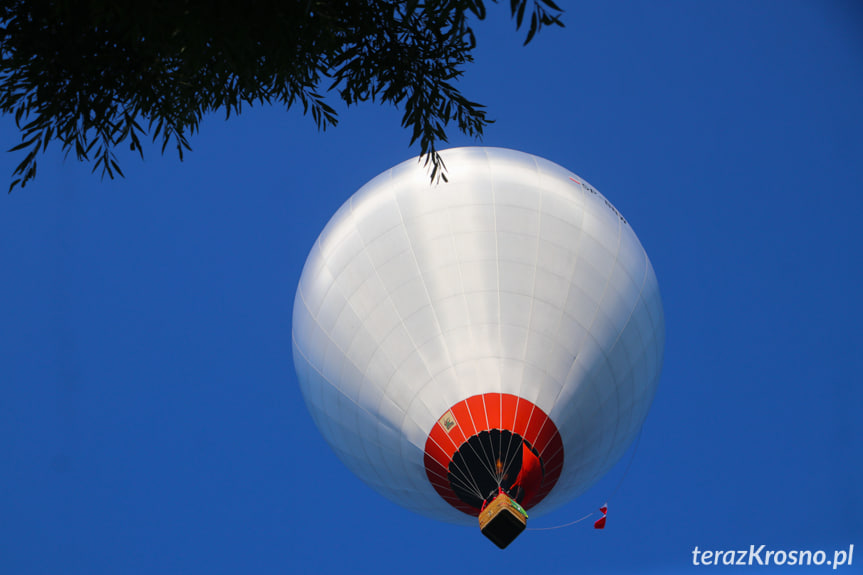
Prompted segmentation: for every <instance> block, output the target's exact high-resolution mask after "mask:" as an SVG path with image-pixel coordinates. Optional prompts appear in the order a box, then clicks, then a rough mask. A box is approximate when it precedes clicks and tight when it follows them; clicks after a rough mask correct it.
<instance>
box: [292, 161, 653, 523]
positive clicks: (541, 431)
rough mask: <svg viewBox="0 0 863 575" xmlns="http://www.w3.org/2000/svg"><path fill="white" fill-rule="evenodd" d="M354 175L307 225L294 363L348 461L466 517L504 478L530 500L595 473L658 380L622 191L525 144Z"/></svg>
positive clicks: (642, 259)
mask: <svg viewBox="0 0 863 575" xmlns="http://www.w3.org/2000/svg"><path fill="white" fill-rule="evenodd" d="M441 155H442V156H443V158H444V161H445V163H446V166H447V177H448V179H449V181H448V182H446V183H440V184H438V185H431V184H430V182H429V176H428V172H427V171H426V170H425V169H424V168H423V167H422V165H421V163H420V162H418V160H417V159H416V158H415V159H412V160H408V161H406V162H403V163H401V164H399V165H397V166H396V167H394V168H392V169H390V170H387V171H386V172H384V173H382V174H381V175H379V176H378V177H376V178H374V179H373V180H372V181H370V182H369V183H368V184H366V185H365V186H363V187H362V188H361V189H360V190H359V191H357V192H356V193H355V194H354V195H353V196H352V197H351V198H350V199H349V200H348V201H347V202H345V204H344V205H343V206H342V207H341V208H340V209H339V210H338V212H337V213H336V214H335V215H334V216H333V218H332V219H331V220H330V222H329V223H328V224H327V226H326V228H325V229H324V230H323V232H322V233H321V235H320V237H319V238H318V240H317V241H316V242H315V245H314V247H313V248H312V251H311V253H310V254H309V257H308V260H307V261H306V265H305V267H304V269H303V273H302V277H301V278H300V285H299V288H298V290H297V294H296V299H295V302H294V312H293V313H294V315H293V351H294V364H295V367H296V370H297V375H298V379H299V383H300V387H301V389H302V393H303V397H304V398H305V401H306V404H307V406H308V409H309V412H310V413H311V415H312V417H313V419H314V421H315V423H316V424H317V426H318V428H319V429H320V431H321V433H322V434H323V436H324V437H325V438H326V440H327V442H328V443H329V444H330V446H331V447H332V448H333V450H334V451H335V452H336V454H337V455H338V456H339V457H340V458H341V460H342V461H343V462H344V463H345V464H346V465H347V466H348V467H349V468H350V469H351V471H353V472H354V473H355V474H356V475H357V476H359V477H360V478H361V479H362V480H363V481H365V482H366V483H368V484H369V485H370V486H372V487H373V488H374V489H376V490H377V491H379V492H380V493H382V494H383V495H385V496H386V497H388V498H390V499H391V500H393V501H395V502H396V503H398V504H400V505H402V506H404V507H406V508H408V509H411V510H413V511H416V512H418V513H422V514H424V515H427V516H430V517H433V518H435V519H440V520H444V521H449V522H454V523H475V522H476V516H477V515H478V514H479V512H480V509H481V507H482V506H483V505H484V504H485V503H487V502H488V501H489V500H490V499H491V498H492V497H493V496H494V495H496V494H497V493H499V492H501V491H502V492H505V493H507V494H509V495H510V496H511V497H512V498H513V499H515V500H516V501H518V502H520V503H521V505H522V506H523V507H524V508H527V509H532V511H531V515H534V514H541V513H542V512H545V511H548V510H551V509H553V508H555V507H558V506H560V505H562V504H564V503H566V502H568V501H570V500H571V499H573V498H574V497H577V496H578V495H579V494H581V493H583V492H584V491H585V490H587V489H588V488H589V487H590V486H591V485H592V484H593V483H594V482H596V480H597V479H599V478H600V477H601V476H602V475H603V474H604V473H606V472H607V471H608V470H609V469H610V468H611V467H612V466H613V465H614V463H615V462H616V461H617V460H618V459H619V458H620V456H621V455H622V454H623V453H624V451H625V450H626V448H627V446H628V445H629V444H630V443H631V442H632V440H633V438H634V437H635V436H636V435H637V434H638V432H639V430H640V428H641V425H642V423H643V422H644V419H645V417H646V415H647V411H648V409H649V407H650V404H651V402H652V400H653V396H654V393H655V391H656V386H657V382H658V379H659V373H660V370H661V366H662V354H663V347H664V339H665V325H664V319H663V312H662V303H661V300H660V295H659V288H658V286H657V282H656V276H655V274H654V271H653V268H652V266H651V264H650V261H649V259H648V258H647V255H646V254H645V252H644V249H643V248H642V246H641V244H640V243H639V241H638V238H637V237H636V236H635V233H634V232H633V231H632V229H631V227H630V226H629V224H628V223H627V221H626V220H625V219H624V218H623V216H622V215H621V214H620V213H619V212H618V211H617V210H616V209H615V208H614V206H613V205H612V204H611V203H610V202H609V201H608V200H606V199H605V197H603V196H602V195H601V194H600V193H599V192H597V191H596V189H594V188H593V187H592V186H590V185H589V184H588V183H587V182H585V181H584V180H583V179H582V178H580V177H578V176H576V175H575V174H573V173H572V172H569V171H567V170H565V169H564V168H562V167H560V166H558V165H557V164H554V163H552V162H549V161H547V160H544V159H542V158H538V157H536V156H532V155H529V154H525V153H522V152H516V151H513V150H506V149H499V148H481V147H469V148H456V149H450V150H446V151H443V152H441Z"/></svg>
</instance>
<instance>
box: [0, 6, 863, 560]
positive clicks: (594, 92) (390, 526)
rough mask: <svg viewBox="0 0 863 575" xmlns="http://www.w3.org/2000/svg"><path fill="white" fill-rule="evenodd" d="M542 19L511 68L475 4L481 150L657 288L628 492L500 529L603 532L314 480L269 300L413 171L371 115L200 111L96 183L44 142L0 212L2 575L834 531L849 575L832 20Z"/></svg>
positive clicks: (581, 552)
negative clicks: (495, 523) (324, 239)
mask: <svg viewBox="0 0 863 575" xmlns="http://www.w3.org/2000/svg"><path fill="white" fill-rule="evenodd" d="M567 5H568V6H569V11H568V12H567V13H566V16H565V21H566V24H567V27H566V28H565V29H563V30H560V29H548V30H545V31H544V32H543V33H541V34H540V35H539V36H538V37H537V38H536V39H535V41H534V42H533V43H532V44H531V45H529V46H528V47H527V48H522V47H521V41H522V39H523V34H521V33H516V32H515V31H514V24H513V23H512V22H510V21H509V19H508V15H507V13H508V3H506V2H504V3H502V5H501V6H493V5H492V6H490V7H489V18H488V20H487V21H486V22H485V23H481V24H479V25H478V26H477V32H478V40H479V47H478V48H477V51H476V62H475V63H474V64H473V65H471V66H470V67H468V69H467V73H466V75H465V78H464V80H463V82H462V84H461V85H462V87H463V89H464V91H465V93H466V94H467V95H468V97H470V98H471V99H474V100H477V101H480V102H482V103H484V104H486V105H487V106H488V108H489V113H490V115H491V116H492V117H493V118H495V119H496V123H495V124H493V125H492V126H490V127H489V128H488V130H487V133H486V136H485V138H484V140H483V141H482V144H484V145H490V146H503V147H511V148H515V149H519V150H523V151H525V152H529V153H532V154H536V155H539V156H543V157H545V158H548V159H550V160H552V161H555V162H557V163H559V164H561V165H563V166H565V167H566V168H568V169H570V170H572V171H574V172H576V173H578V174H579V175H581V176H583V177H584V178H587V179H588V180H589V181H590V182H591V183H592V184H594V185H595V186H596V187H597V188H598V189H599V190H600V191H601V192H602V193H603V194H604V195H606V196H607V197H608V198H609V199H610V200H611V201H612V202H613V203H614V204H615V205H616V206H617V208H618V209H620V211H621V212H622V213H623V214H624V215H625V217H626V218H627V220H628V221H629V222H630V223H631V224H632V226H633V228H634V229H635V231H636V233H637V234H638V236H639V238H640V239H641V242H642V244H643V245H644V246H645V248H646V250H647V252H648V254H649V256H650V258H651V260H652V262H653V265H654V267H655V269H656V272H657V276H658V278H659V284H660V288H661V290H662V294H663V302H664V306H665V313H666V323H667V342H666V352H665V367H664V371H663V374H662V379H661V382H660V386H659V391H658V394H657V396H656V400H655V402H654V405H653V408H652V410H651V413H650V415H649V417H648V419H647V423H646V424H645V427H644V430H643V433H642V436H641V439H640V443H639V447H638V449H637V452H636V453H635V457H634V459H632V464H631V467H630V470H629V472H628V473H627V474H626V476H625V478H624V480H623V482H622V484H621V486H620V488H619V489H618V490H616V491H615V486H616V485H617V484H618V482H619V481H620V479H621V477H622V476H623V475H624V468H625V467H626V463H627V461H629V455H627V456H626V457H625V459H624V460H623V461H622V463H621V464H620V465H618V467H617V468H615V469H614V470H613V471H612V472H611V473H610V475H609V476H608V477H607V478H606V479H605V480H603V481H602V482H601V483H600V484H598V485H597V486H596V488H595V489H593V490H592V491H590V492H589V493H588V494H587V495H585V496H584V497H582V498H580V499H578V500H576V501H573V502H572V503H571V504H569V505H568V506H566V507H564V508H562V509H560V510H558V511H556V512H555V513H553V514H551V515H548V516H545V517H542V518H538V519H536V520H532V521H531V526H532V527H547V526H554V525H558V524H562V523H566V522H569V521H572V520H574V519H577V518H579V517H581V516H583V515H584V514H585V513H589V512H590V511H592V510H594V509H595V508H596V507H598V506H599V505H600V504H602V503H603V502H604V501H605V500H606V499H608V500H609V507H610V509H609V518H608V527H607V528H606V529H605V530H604V531H595V530H593V529H592V528H591V525H590V522H583V523H581V524H578V525H575V526H572V527H569V528H565V529H558V530H552V531H536V532H527V533H525V534H524V535H522V536H521V537H520V538H519V539H518V540H517V541H516V542H515V543H514V544H513V545H512V546H511V547H510V548H509V549H507V550H506V551H504V552H501V551H499V550H498V549H497V548H495V547H494V546H493V545H491V544H490V543H489V542H488V541H486V540H485V539H484V538H483V537H482V536H481V535H480V533H479V531H478V529H474V528H467V527H456V526H451V525H447V524H440V523H435V522H434V521H431V520H429V519H426V518H424V517H420V516H416V515H413V514H412V513H410V512H407V511H404V510H402V509H401V508H399V507H397V506H395V505H394V504H392V503H390V502H389V501H387V500H385V499H383V498H382V497H381V496H379V495H378V494H377V493H375V492H374V491H372V490H371V489H370V488H368V487H366V486H365V485H364V484H363V483H361V482H360V481H359V480H358V479H356V478H355V477H353V476H352V475H351V474H350V473H349V472H348V471H347V470H346V468H345V467H344V466H343V465H342V464H341V463H340V462H339V461H338V460H337V458H336V457H335V455H334V454H333V453H332V452H331V451H330V450H329V448H328V447H327V445H326V444H325V443H324V441H323V439H322V438H321V436H320V435H319V434H318V432H317V430H316V429H315V427H314V425H313V423H312V420H311V418H310V416H309V415H308V413H307V412H306V410H305V406H304V404H303V400H302V397H301V396H300V392H299V389H298V387H297V382H296V376H295V375H294V372H293V365H292V360H291V347H290V327H291V326H290V322H291V306H292V301H293V297H294V292H295V289H296V285H297V280H298V278H299V275H300V272H301V269H302V264H303V262H304V260H305V257H306V255H307V253H308V250H309V249H310V247H311V246H312V243H313V242H314V240H315V238H316V237H317V235H318V233H319V232H320V230H321V229H322V227H323V226H324V224H325V223H326V221H327V220H328V219H329V217H330V215H331V214H332V213H333V212H335V210H336V209H337V208H338V206H339V205H340V204H341V203H342V202H343V201H344V200H345V199H347V197H348V196H349V195H350V194H351V193H353V192H354V191H355V190H356V189H357V188H359V187H360V186H361V185H362V184H363V183H365V182H366V181H367V180H369V179H370V178H371V177H373V176H375V175H376V174H377V173H379V172H381V171H383V170H386V169H388V168H390V167H391V166H393V165H395V164H396V163H398V162H400V161H402V160H405V159H407V158H410V157H411V156H414V155H416V153H417V152H418V150H417V149H409V148H408V147H407V142H408V140H409V134H408V133H407V132H406V131H404V130H403V129H401V128H400V126H399V119H400V115H399V112H398V111H395V110H392V109H388V108H382V107H379V106H375V105H372V104H368V105H363V106H360V107H358V108H353V109H350V110H347V111H345V112H344V113H343V115H342V120H341V124H340V125H339V126H338V127H337V128H336V129H333V130H331V131H328V132H326V133H323V134H321V133H317V132H316V131H315V128H314V125H313V123H312V121H311V119H310V118H304V117H303V116H302V115H301V113H300V112H299V111H291V112H284V111H283V110H281V109H277V108H273V109H270V108H266V109H262V108H257V109H253V110H248V111H247V112H246V113H244V114H243V115H242V116H240V117H239V118H236V119H234V118H232V119H231V120H230V121H229V122H224V121H223V119H222V118H221V117H211V118H209V119H207V120H206V121H205V122H204V123H203V125H202V126H201V131H200V133H199V134H198V135H197V136H195V137H194V139H193V140H192V145H193V148H194V151H193V152H192V153H190V154H188V156H187V158H186V160H185V162H182V163H181V162H179V161H178V160H177V159H176V157H175V156H174V155H171V154H168V155H167V156H165V157H162V156H160V155H159V153H158V149H157V148H156V147H151V148H149V149H147V150H146V160H145V161H144V162H140V161H138V160H136V159H135V158H134V157H132V156H129V155H125V154H124V155H123V160H124V161H123V167H124V170H125V171H126V174H127V176H128V177H127V179H125V180H117V181H104V182H102V181H100V180H99V178H98V176H94V175H91V174H90V173H89V167H88V166H83V165H79V164H78V163H77V162H76V161H74V160H73V159H71V158H70V159H68V160H66V161H65V162H64V161H63V159H62V156H61V154H59V153H58V152H57V151H56V150H55V151H54V152H50V151H49V154H48V155H47V156H46V157H44V158H43V159H42V160H40V166H39V176H38V179H37V181H36V182H35V183H33V184H32V185H29V186H28V187H27V188H26V189H24V190H21V191H16V192H15V193H13V194H12V195H11V196H3V197H0V280H2V281H0V302H2V305H0V573H2V574H3V575H6V574H10V575H12V574H27V575H30V574H42V573H44V574H70V575H71V574H84V573H86V574H126V573H129V574H132V573H135V574H137V573H140V574H152V573H207V574H216V573H311V572H318V573H338V572H368V573H372V572H374V573H407V572H415V573H438V574H439V573H447V574H450V573H471V574H477V573H492V572H494V573H499V572H502V571H506V572H515V571H519V572H523V573H644V572H652V573H687V572H692V571H694V572H699V571H705V570H707V571H723V569H722V568H707V567H700V568H697V567H693V566H692V549H693V547H694V546H696V545H698V546H699V547H700V548H702V549H704V548H709V549H748V548H749V546H750V545H751V544H755V545H760V544H762V543H763V544H767V545H768V547H769V548H773V549H785V550H792V549H812V550H817V549H824V550H826V551H828V552H830V553H832V550H833V549H835V548H843V547H844V548H847V547H848V545H849V544H852V543H853V544H855V546H856V551H857V552H856V554H855V557H854V559H855V561H854V565H853V566H852V567H850V568H844V569H842V568H840V569H839V571H838V572H845V573H863V419H861V416H860V412H861V408H863V390H861V382H863V352H861V347H863V328H861V320H863V303H861V302H863V298H861V293H863V224H861V214H863V5H861V4H860V3H859V2H855V1H852V0H847V1H844V2H843V1H821V2H798V1H790V0H789V1H783V2H780V1H767V0H759V1H718V0H710V1H703V2H688V1H663V2H656V3H652V2H624V3H619V2H602V3H583V2H579V3H573V4H571V5H570V4H569V3H567ZM450 136H451V138H450V143H451V144H452V145H468V144H472V143H475V142H472V141H471V140H469V139H467V138H465V137H463V136H460V135H458V134H456V133H455V132H452V133H451V134H450ZM17 141H18V140H17V135H16V134H15V133H14V130H13V125H12V124H11V122H10V121H9V119H8V118H5V119H3V120H2V122H0V145H2V147H3V148H5V149H8V148H10V147H12V146H13V145H14V144H16V143H17ZM19 160H20V157H19V156H17V155H13V154H3V155H0V176H2V177H4V178H5V177H8V175H9V174H11V172H12V170H13V169H14V166H15V165H16V164H17V162H18V161H19ZM829 569H830V568H829V567H820V568H816V567H810V568H785V569H783V568H781V567H769V568H768V567H762V568H760V569H756V570H755V571H757V572H758V573H784V572H793V573H808V572H828V571H829ZM729 571H730V572H733V573H745V572H749V571H750V570H748V569H744V568H742V567H737V568H734V569H730V570H729Z"/></svg>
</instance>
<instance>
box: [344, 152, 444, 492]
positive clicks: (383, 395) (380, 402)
mask: <svg viewBox="0 0 863 575" xmlns="http://www.w3.org/2000/svg"><path fill="white" fill-rule="evenodd" d="M388 173H389V176H390V181H392V180H393V176H392V169H390V170H389V172H388ZM389 193H390V199H391V200H392V202H393V203H394V204H395V206H396V209H397V210H398V212H399V219H400V221H401V226H402V228H403V229H404V230H405V236H406V237H407V239H408V245H409V246H410V235H408V233H407V227H406V226H405V220H404V216H403V215H402V213H401V208H400V206H399V205H398V198H397V197H396V194H395V192H394V191H393V190H392V188H391V189H390V190H389ZM348 201H349V205H350V207H351V213H353V211H354V204H353V201H354V196H351V198H350V199H349V200H348ZM354 226H355V227H356V222H355V223H354ZM357 231H359V230H357ZM357 236H358V237H359V240H360V242H362V246H363V250H367V249H368V243H367V242H366V240H365V238H364V237H363V236H362V234H360V233H357ZM414 261H415V262H416V258H414ZM372 268H373V269H374V273H375V276H377V278H378V281H380V282H381V285H382V286H383V287H384V293H385V294H386V297H385V299H384V301H389V303H390V305H392V308H393V309H394V310H395V312H396V314H397V315H398V318H399V320H400V322H401V324H402V326H403V327H404V328H405V332H406V333H407V335H408V338H409V339H410V340H411V343H412V344H413V345H414V349H416V342H414V340H413V337H411V334H410V332H409V331H408V329H407V326H405V325H404V318H402V317H401V313H400V312H399V310H398V308H397V307H396V305H395V302H394V301H393V299H392V294H391V293H390V290H389V289H388V286H387V285H386V284H385V283H384V281H383V278H381V275H380V269H379V268H378V266H376V265H374V262H372ZM382 303H383V302H382ZM393 329H395V328H393ZM391 332H392V330H391V331H390V332H388V334H389V333H391ZM388 334H386V335H388ZM386 335H384V336H383V340H382V341H381V342H380V343H381V344H382V343H383V341H385V340H386ZM379 349H380V351H381V352H382V353H383V355H384V356H385V357H386V358H387V359H388V360H389V362H390V363H391V364H392V366H393V375H391V376H390V379H388V380H387V383H386V384H385V386H384V387H380V388H379V389H380V391H381V397H380V399H379V400H378V411H380V406H381V405H383V401H384V399H385V398H386V397H387V394H386V390H387V388H388V387H389V384H390V382H392V380H393V378H394V377H395V374H396V373H397V371H398V366H397V365H396V364H395V362H394V361H393V360H392V358H390V357H389V355H388V354H387V352H386V350H385V349H383V347H382V346H381V347H379ZM372 357H374V354H372ZM420 359H421V360H423V365H425V367H426V371H427V372H429V374H431V370H430V369H429V368H428V365H427V364H426V363H425V361H424V358H422V356H420ZM370 364H371V358H369V363H368V364H367V365H366V367H365V369H364V370H363V372H362V374H363V380H364V381H365V380H366V379H367V374H368V366H369V365H370ZM360 387H361V388H362V385H361V386H360ZM391 403H393V405H395V402H392V401H391ZM396 407H398V409H399V410H400V411H401V412H402V419H401V422H400V424H399V428H398V429H397V431H398V432H399V434H400V435H401V436H403V435H404V422H405V419H406V418H407V409H402V408H401V407H400V406H398V405H396ZM378 438H379V439H380V434H378ZM405 443H408V444H410V445H414V444H413V443H411V442H409V441H407V440H406V439H404V438H403V440H402V441H399V451H402V450H403V449H404V445H403V444H405ZM414 447H415V448H416V449H417V450H418V451H422V452H423V453H424V452H425V450H424V449H423V448H421V447H420V446H418V445H414ZM401 468H402V471H403V472H404V475H405V477H408V478H411V473H410V470H409V469H408V468H407V464H406V462H405V461H404V460H402V461H401ZM409 480H410V481H412V482H413V480H412V479H409ZM415 483H416V484H418V485H419V484H421V483H422V482H421V481H419V479H417V481H416V482H415Z"/></svg>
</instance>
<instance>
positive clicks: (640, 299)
mask: <svg viewBox="0 0 863 575" xmlns="http://www.w3.org/2000/svg"><path fill="white" fill-rule="evenodd" d="M642 251H643V248H642ZM644 262H645V266H644V277H643V278H642V280H641V288H640V289H639V290H638V297H637V298H636V299H635V305H633V306H632V309H631V310H630V312H629V317H627V318H626V322H625V323H624V324H623V328H622V329H621V330H620V333H618V334H617V338H616V339H615V340H614V343H613V344H612V345H611V349H614V348H615V347H616V346H617V344H618V342H620V337H621V335H623V332H624V331H626V328H627V326H629V323H630V322H631V321H632V316H633V315H634V314H635V310H636V309H638V303H639V302H640V301H642V294H643V293H644V288H645V286H646V285H647V277H648V273H647V265H648V259H647V254H646V253H645V254H644ZM616 263H617V260H616V259H615V264H616ZM642 343H643V342H642ZM624 351H625V350H624ZM626 354H627V357H628V358H629V360H630V362H631V361H632V358H631V357H629V353H628V352H626ZM609 363H610V362H609ZM615 388H616V389H617V388H619V382H615ZM617 401H618V406H617V409H618V412H619V411H620V394H619V392H618V393H617ZM619 432H620V418H618V419H617V424H616V425H615V428H614V436H613V437H612V441H611V443H612V445H613V444H614V443H615V439H616V438H617V436H618V434H619ZM609 455H610V452H607V453H606V455H605V459H603V461H602V465H601V467H604V466H605V464H606V462H607V461H608V459H609Z"/></svg>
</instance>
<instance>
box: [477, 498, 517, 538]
mask: <svg viewBox="0 0 863 575" xmlns="http://www.w3.org/2000/svg"><path fill="white" fill-rule="evenodd" d="M526 526H527V513H526V512H525V510H524V509H523V508H522V506H521V505H519V504H518V503H516V502H515V501H513V500H512V499H511V498H510V497H509V496H507V495H506V494H505V493H501V494H499V495H498V496H497V497H495V498H494V499H493V500H492V501H491V503H489V504H488V505H486V506H485V508H484V509H483V510H482V511H480V513H479V528H480V531H482V534H483V535H485V536H486V537H488V538H489V539H490V540H491V542H492V543H494V544H495V545H497V546H498V547H500V548H501V549H505V548H506V546H507V545H509V544H510V543H512V542H513V540H515V538H516V537H518V536H519V535H520V534H521V532H522V531H524V528H525V527H526Z"/></svg>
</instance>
